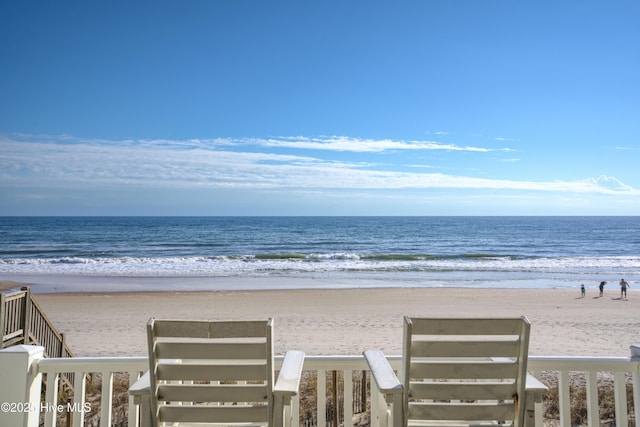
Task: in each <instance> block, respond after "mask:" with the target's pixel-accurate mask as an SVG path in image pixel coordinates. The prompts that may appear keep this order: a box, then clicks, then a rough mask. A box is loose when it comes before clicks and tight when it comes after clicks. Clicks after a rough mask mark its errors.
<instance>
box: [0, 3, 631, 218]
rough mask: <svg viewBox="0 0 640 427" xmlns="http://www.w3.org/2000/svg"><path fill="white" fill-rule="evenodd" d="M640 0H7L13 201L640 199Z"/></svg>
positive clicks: (1, 60)
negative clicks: (90, 0)
mask: <svg viewBox="0 0 640 427" xmlns="http://www.w3.org/2000/svg"><path fill="white" fill-rule="evenodd" d="M638 22H640V3H639V2H637V1H612V2H603V1H591V0H584V1H561V2H558V1H547V0H541V1H512V0H509V1H502V0H482V1H478V0H442V1H441V0H416V1H414V0H409V1H397V2H389V1H377V0H369V1H360V0H349V1H334V0H327V1H295V2H294V1H257V0H233V1H231V0H225V1H223V0H190V1H188V2H178V1H163V0H159V1H142V0H141V1H135V2H129V1H119V0H115V1H109V2H87V1H64V0H61V1H56V2H45V1H4V2H0V215H638V214H639V213H640V172H639V168H640V26H639V25H638Z"/></svg>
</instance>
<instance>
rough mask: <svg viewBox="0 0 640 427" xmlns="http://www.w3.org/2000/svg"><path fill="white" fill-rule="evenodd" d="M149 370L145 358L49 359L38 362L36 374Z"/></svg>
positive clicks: (147, 360)
mask: <svg viewBox="0 0 640 427" xmlns="http://www.w3.org/2000/svg"><path fill="white" fill-rule="evenodd" d="M148 368H149V359H148V358H147V357H131V356H123V357H50V358H43V359H40V360H38V362H37V369H38V372H41V373H47V372H72V371H85V372H100V371H103V370H104V371H118V370H122V371H128V370H145V369H148Z"/></svg>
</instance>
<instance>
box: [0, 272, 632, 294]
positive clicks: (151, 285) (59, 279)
mask: <svg viewBox="0 0 640 427" xmlns="http://www.w3.org/2000/svg"><path fill="white" fill-rule="evenodd" d="M602 280H605V279H602ZM606 280H607V282H608V287H607V289H608V290H610V291H613V290H614V289H618V286H617V283H618V281H619V280H620V279H619V278H618V279H616V278H607V279H606ZM600 281H601V280H600V279H595V278H590V277H583V278H575V279H573V280H571V281H566V280H556V281H552V282H551V281H548V280H541V279H539V278H529V279H515V278H514V279H511V280H501V281H498V282H496V281H493V280H492V279H491V278H490V277H488V278H482V277H480V278H477V277H476V278H474V279H473V280H469V279H465V280H461V278H460V277H457V278H455V279H454V278H449V279H445V278H440V279H439V280H432V279H431V278H424V277H421V278H410V277H406V276H400V277H396V276H389V275H384V274H375V275H366V276H355V277H354V276H351V277H349V278H344V277H326V276H323V277H294V276H264V277H263V276H231V277H224V276H185V277H180V276H153V277H147V276H142V277H136V276H86V275H0V290H6V289H11V288H13V287H16V288H19V287H21V286H30V287H31V290H32V292H33V293H36V294H41V293H112V292H123V293H125V292H127V293H128V292H216V291H269V290H296V289H316V290H322V289H404V288H408V289H451V288H463V289H515V290H523V289H540V290H557V289H562V290H574V291H575V290H579V288H580V285H581V284H583V283H584V284H585V286H586V288H587V292H590V291H592V290H595V291H596V292H597V288H598V284H599V283H600ZM628 281H629V282H630V283H632V285H631V287H630V288H629V291H630V292H633V291H635V290H636V289H637V288H638V287H637V286H636V283H640V282H638V281H634V280H629V279H628Z"/></svg>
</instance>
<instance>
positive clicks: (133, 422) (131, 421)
mask: <svg viewBox="0 0 640 427" xmlns="http://www.w3.org/2000/svg"><path fill="white" fill-rule="evenodd" d="M138 378H140V372H138V371H129V387H131V386H132V385H133V384H134V383H135V382H136V381H137V380H138ZM139 412H140V410H139V408H138V405H136V404H135V403H133V399H129V415H128V417H127V425H128V426H137V425H138V417H139Z"/></svg>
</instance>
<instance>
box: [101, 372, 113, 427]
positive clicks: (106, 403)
mask: <svg viewBox="0 0 640 427" xmlns="http://www.w3.org/2000/svg"><path fill="white" fill-rule="evenodd" d="M112 402H113V372H110V371H103V372H102V398H101V401H100V426H101V427H102V426H105V427H111V413H112V411H111V403H112Z"/></svg>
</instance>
